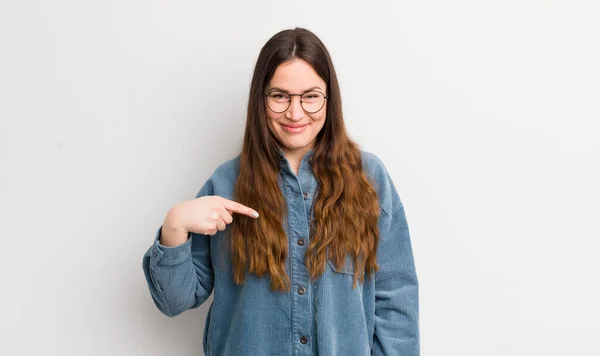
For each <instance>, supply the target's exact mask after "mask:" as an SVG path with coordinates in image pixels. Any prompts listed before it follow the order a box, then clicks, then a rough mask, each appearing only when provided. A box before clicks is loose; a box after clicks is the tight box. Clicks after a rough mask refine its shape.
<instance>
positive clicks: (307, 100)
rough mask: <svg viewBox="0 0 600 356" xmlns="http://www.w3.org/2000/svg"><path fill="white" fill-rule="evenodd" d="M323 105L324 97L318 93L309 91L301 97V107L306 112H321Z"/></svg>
mask: <svg viewBox="0 0 600 356" xmlns="http://www.w3.org/2000/svg"><path fill="white" fill-rule="evenodd" d="M324 103H325V97H324V96H323V94H321V93H319V92H318V91H310V92H308V93H304V95H302V107H303V108H304V110H306V111H307V112H310V113H313V112H317V111H319V110H321V108H322V107H323V104H324Z"/></svg>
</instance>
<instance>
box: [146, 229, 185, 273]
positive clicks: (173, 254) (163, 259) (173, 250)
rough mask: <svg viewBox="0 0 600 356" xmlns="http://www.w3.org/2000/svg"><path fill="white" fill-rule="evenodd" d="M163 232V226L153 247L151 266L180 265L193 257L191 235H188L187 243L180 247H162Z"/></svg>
mask: <svg viewBox="0 0 600 356" xmlns="http://www.w3.org/2000/svg"><path fill="white" fill-rule="evenodd" d="M161 231H162V225H161V226H160V227H159V228H158V231H157V232H156V236H155V237H154V244H153V245H152V252H151V255H150V265H151V266H153V267H154V266H156V265H161V266H173V265H178V264H180V263H182V262H184V261H185V260H187V259H188V258H190V257H191V256H192V239H191V238H190V235H191V234H190V233H188V239H187V241H186V242H184V243H183V244H181V245H179V246H174V247H171V246H164V245H161V244H160V242H159V240H160V233H161Z"/></svg>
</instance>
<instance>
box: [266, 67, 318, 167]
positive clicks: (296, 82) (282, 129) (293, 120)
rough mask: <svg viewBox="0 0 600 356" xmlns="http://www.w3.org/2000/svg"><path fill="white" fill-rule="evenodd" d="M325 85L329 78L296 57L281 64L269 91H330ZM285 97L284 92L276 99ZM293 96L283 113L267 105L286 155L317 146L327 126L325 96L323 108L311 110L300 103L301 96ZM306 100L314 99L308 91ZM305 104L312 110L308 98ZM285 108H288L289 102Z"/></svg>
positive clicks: (270, 124) (271, 120)
mask: <svg viewBox="0 0 600 356" xmlns="http://www.w3.org/2000/svg"><path fill="white" fill-rule="evenodd" d="M325 84H326V83H325V81H324V80H323V79H322V78H321V77H320V76H319V75H318V74H317V72H315V70H314V69H313V67H311V65H310V64H308V63H307V62H306V61H304V60H302V59H293V60H291V61H288V62H284V63H282V64H280V65H279V67H277V69H276V70H275V73H274V75H273V78H272V79H271V81H270V82H269V83H268V85H267V88H266V90H265V93H268V92H273V91H275V90H277V91H278V92H279V93H286V92H287V93H289V94H303V93H305V92H307V91H309V90H315V91H319V92H321V93H323V94H325V93H327V88H326V86H325ZM281 97H282V96H281V95H276V97H275V99H276V100H281ZM290 99H291V103H290V106H289V108H288V109H287V110H286V111H284V112H282V113H276V112H274V111H273V110H271V109H270V108H269V106H267V105H265V108H266V113H267V120H268V124H269V130H270V131H271V133H272V134H273V136H275V138H276V139H277V141H279V143H280V145H281V148H282V150H283V152H284V153H285V154H286V155H294V156H295V155H299V156H302V155H303V154H304V153H306V152H307V151H308V150H309V149H312V148H313V147H314V145H315V142H316V139H317V134H318V133H319V131H321V129H322V128H323V125H324V123H325V117H326V113H327V100H326V99H325V103H324V105H323V107H322V108H321V109H320V110H319V111H317V112H315V113H308V112H306V111H305V110H304V109H303V108H302V105H300V96H295V95H294V96H291V97H290ZM306 99H307V100H314V99H313V97H312V96H310V94H307V97H306ZM265 100H269V99H265ZM304 105H305V108H307V109H309V110H310V104H308V103H307V101H305V104H304ZM283 107H284V108H285V105H284V106H283ZM277 111H280V110H277ZM311 111H312V110H311Z"/></svg>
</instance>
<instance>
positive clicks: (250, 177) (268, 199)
mask: <svg viewBox="0 0 600 356" xmlns="http://www.w3.org/2000/svg"><path fill="white" fill-rule="evenodd" d="M295 58H299V59H302V60H304V61H306V62H308V63H309V64H310V65H311V66H312V67H313V68H314V70H315V71H316V72H317V74H318V75H319V76H320V77H321V78H322V79H323V80H324V81H325V83H326V84H327V94H326V95H327V96H328V99H327V100H328V102H327V112H326V118H325V123H324V126H323V128H322V129H321V131H320V132H319V134H318V135H317V140H316V144H315V147H314V148H313V151H314V155H313V157H312V159H311V161H310V164H311V167H312V169H313V172H314V175H315V177H316V179H317V181H318V187H317V194H316V197H315V201H314V207H313V208H314V214H315V219H314V221H311V230H310V231H311V236H310V239H309V245H308V249H307V252H306V255H305V263H306V266H307V268H308V270H309V276H310V277H311V279H312V280H315V279H316V278H317V277H318V276H320V275H321V274H323V272H324V271H325V267H326V263H327V261H326V259H327V253H328V254H329V259H330V260H331V261H332V262H333V263H334V265H335V266H336V267H337V268H341V267H342V266H343V265H344V263H345V261H346V256H347V254H349V255H350V256H352V259H353V262H354V266H355V269H354V271H355V272H354V281H353V288H354V287H355V286H356V282H357V280H359V279H360V281H361V283H363V282H364V274H365V272H368V273H374V272H375V271H377V270H378V266H377V262H376V251H377V244H378V241H379V229H378V227H377V222H378V219H379V202H378V198H377V192H376V190H375V188H374V187H373V186H372V185H371V183H370V182H369V180H368V179H367V177H366V175H365V173H364V172H363V167H362V159H361V152H360V149H359V147H358V145H357V144H356V143H354V142H353V141H352V140H351V139H350V138H349V137H348V134H347V132H346V128H345V125H344V120H343V117H342V99H341V95H340V88H339V85H338V80H337V76H336V73H335V70H334V68H333V63H332V61H331V57H330V55H329V53H328V51H327V49H326V48H325V46H324V45H323V43H322V42H321V41H320V40H319V38H318V37H317V36H316V35H315V34H314V33H312V32H310V31H308V30H306V29H303V28H295V29H293V30H284V31H281V32H279V33H277V34H275V35H274V36H273V37H272V38H271V39H269V40H268V41H267V43H266V44H265V45H264V46H263V48H262V50H261V51H260V54H259V56H258V60H257V62H256V67H255V69H254V75H253V77H252V84H251V86H250V95H249V100H248V113H247V117H246V129H245V134H244V141H243V144H242V150H241V154H240V160H239V176H238V178H237V181H236V184H235V190H234V199H235V200H236V201H238V202H240V203H242V204H245V205H248V206H251V207H253V208H254V209H255V210H257V211H258V212H259V213H260V217H259V218H258V219H253V218H250V217H246V216H244V215H236V218H235V221H234V222H233V223H232V224H231V225H230V227H231V240H230V248H231V256H232V264H233V278H234V281H235V283H237V284H242V283H243V282H244V273H245V268H246V267H247V268H248V269H249V272H250V273H254V274H256V275H257V276H263V275H265V274H267V273H268V274H269V276H270V278H271V289H273V290H279V291H289V289H290V279H289V277H288V276H287V274H286V272H285V263H286V258H287V254H288V238H287V236H286V233H285V230H284V228H283V218H284V216H285V214H287V211H286V210H287V209H286V203H285V198H284V196H283V193H282V192H281V190H280V188H279V185H278V180H277V177H278V175H279V172H280V161H279V159H280V157H279V150H278V142H277V140H276V138H275V137H274V136H273V135H272V134H271V132H270V131H269V128H268V123H267V116H266V111H265V101H264V97H263V94H264V90H265V89H266V86H267V85H268V83H269V81H270V80H271V78H272V77H273V75H274V73H275V69H276V68H277V67H278V66H279V65H280V64H281V63H283V62H286V61H289V60H292V59H295ZM327 250H328V251H329V252H327Z"/></svg>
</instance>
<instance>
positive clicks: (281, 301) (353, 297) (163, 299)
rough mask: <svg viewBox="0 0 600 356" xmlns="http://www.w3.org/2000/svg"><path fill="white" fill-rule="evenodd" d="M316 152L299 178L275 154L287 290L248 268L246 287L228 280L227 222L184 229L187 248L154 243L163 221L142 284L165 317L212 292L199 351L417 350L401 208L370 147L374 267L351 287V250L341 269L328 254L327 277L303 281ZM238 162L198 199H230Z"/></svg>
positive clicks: (412, 279) (404, 355)
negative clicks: (375, 205) (221, 226)
mask: <svg viewBox="0 0 600 356" xmlns="http://www.w3.org/2000/svg"><path fill="white" fill-rule="evenodd" d="M313 153H314V152H313V151H312V150H311V151H308V152H307V153H306V154H305V156H304V157H303V158H302V161H301V164H300V168H299V171H298V174H297V175H296V174H295V173H294V172H293V171H292V169H291V167H290V164H289V162H288V161H287V159H286V158H285V156H284V155H283V152H282V151H281V150H280V152H279V156H280V162H281V171H280V179H279V184H280V189H282V191H283V193H284V197H285V200H286V203H287V208H288V215H287V216H286V217H285V219H284V223H283V224H284V228H285V232H286V235H287V237H288V240H289V249H288V258H287V265H286V272H287V274H288V276H289V277H290V281H291V287H292V288H291V291H290V292H287V293H281V292H278V291H271V289H270V280H269V278H268V276H263V277H257V276H256V275H254V274H250V273H248V272H247V273H246V276H245V280H244V284H243V285H236V284H235V283H234V282H233V277H232V268H231V260H230V255H229V251H228V250H227V248H226V239H227V235H226V234H227V233H228V231H229V229H227V228H226V229H225V230H223V231H218V232H217V233H216V234H215V235H213V236H210V235H202V234H195V233H190V234H189V235H190V237H189V238H188V240H187V242H185V243H184V244H182V245H179V246H176V247H167V246H163V245H161V244H160V243H159V237H160V233H161V229H162V226H160V227H159V228H158V231H157V232H156V236H155V238H154V242H153V244H152V245H151V246H150V248H149V249H148V251H147V252H146V253H145V254H144V257H143V270H144V274H145V276H146V281H147V282H148V287H149V289H150V294H151V296H152V299H153V300H154V303H155V304H156V306H157V307H158V309H159V310H160V311H161V312H162V313H164V314H166V315H168V316H171V317H172V316H176V315H178V314H180V313H182V312H184V311H185V310H187V309H190V308H196V307H198V306H200V305H201V304H202V303H203V302H204V301H206V299H207V298H208V297H209V295H210V294H211V293H214V297H213V302H212V304H211V306H210V309H209V312H208V315H207V317H206V323H205V327H204V332H203V348H204V353H205V355H207V356H217V355H219V356H220V355H227V356H238V355H253V356H254V355H256V356H263V355H276V356H284V355H298V356H300V355H302V356H308V355H339V356H349V355H352V356H355V355H377V356H379V355H390V356H392V355H393V356H417V355H419V352H420V351H419V349H420V346H419V344H420V343H419V297H418V281H417V274H416V270H415V264H414V260H413V253H412V247H411V241H410V236H409V229H408V225H407V221H406V216H405V213H404V206H403V204H402V202H401V200H400V196H399V195H398V192H397V191H396V188H395V187H394V184H393V182H392V179H391V177H390V175H389V174H388V172H387V170H386V168H385V166H384V165H383V163H382V162H381V160H380V159H379V158H378V157H377V156H376V155H374V154H373V153H369V152H366V151H361V154H362V160H363V169H364V170H365V172H366V174H367V176H368V178H369V179H370V180H371V182H372V183H373V184H374V187H375V189H376V190H377V194H378V197H379V205H380V218H379V223H378V227H379V231H380V240H379V245H378V249H377V263H378V265H379V270H378V271H377V272H376V273H375V278H367V276H366V275H365V280H364V281H365V282H364V283H362V284H361V283H358V284H357V286H356V288H355V289H352V283H353V274H354V267H353V263H352V259H351V257H350V255H348V256H347V258H346V264H345V266H344V267H343V268H342V269H341V270H336V269H335V266H334V264H333V262H332V261H331V260H329V259H327V266H325V267H326V268H325V273H324V274H323V275H321V276H320V277H319V278H318V279H317V280H316V281H315V282H312V283H311V282H310V280H309V276H308V269H307V267H306V265H305V264H304V254H305V252H306V250H307V247H308V244H309V241H310V238H311V236H310V234H309V221H310V219H309V217H314V213H313V211H312V205H313V200H314V194H315V193H316V190H317V180H316V178H315V176H314V175H313V172H312V169H311V166H310V164H309V159H310V157H311V156H312V155H313ZM238 167H239V156H237V157H236V158H234V159H231V160H229V161H227V162H225V163H222V164H221V165H220V166H219V167H217V168H216V170H215V171H214V173H213V174H212V176H211V177H210V178H209V179H208V180H207V181H206V183H205V184H204V185H203V186H202V188H201V189H200V191H199V192H198V194H197V196H196V197H197V198H198V197H201V196H206V195H219V196H222V197H224V198H227V199H232V200H233V188H234V184H235V181H236V178H237V176H238V172H239V170H238V169H239V168H238ZM259 219H260V217H259Z"/></svg>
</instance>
